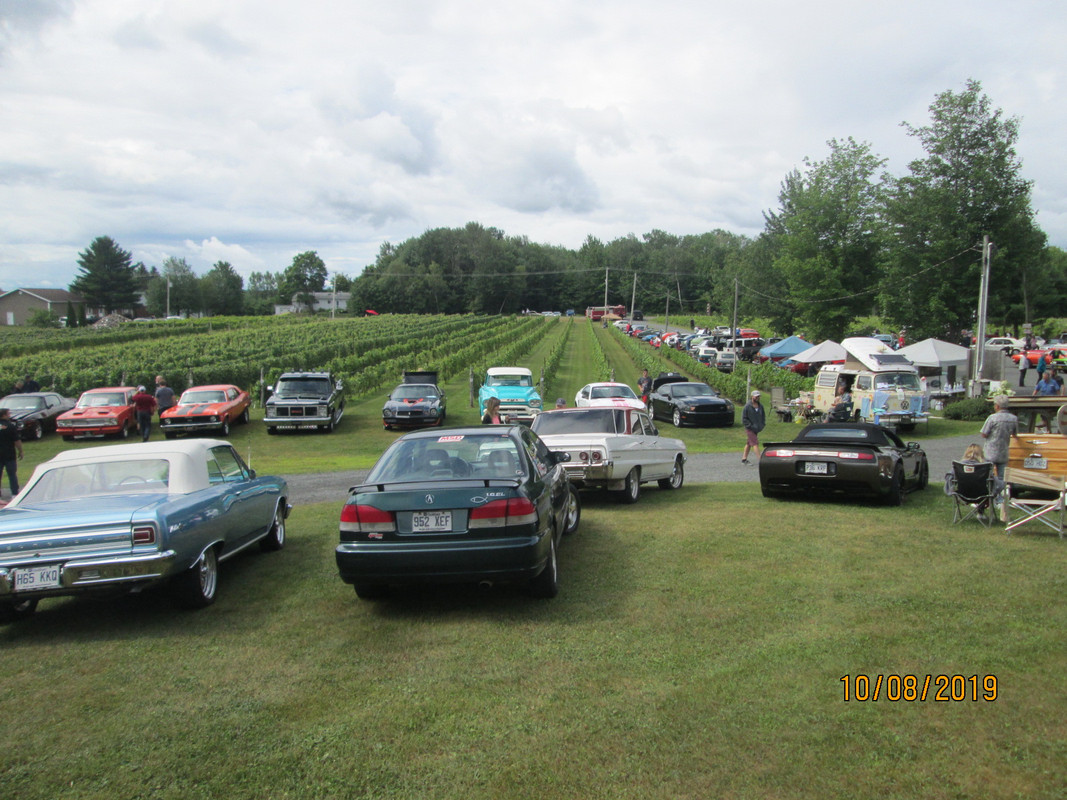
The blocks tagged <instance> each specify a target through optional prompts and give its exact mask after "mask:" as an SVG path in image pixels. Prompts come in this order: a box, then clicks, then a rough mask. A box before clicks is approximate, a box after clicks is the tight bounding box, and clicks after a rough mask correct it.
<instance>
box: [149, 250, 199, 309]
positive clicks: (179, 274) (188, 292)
mask: <svg viewBox="0 0 1067 800" xmlns="http://www.w3.org/2000/svg"><path fill="white" fill-rule="evenodd" d="M168 284H169V287H168ZM147 294H148V297H147V302H146V305H147V307H148V312H149V313H150V314H152V315H154V316H157V317H162V316H167V315H169V316H175V315H183V314H184V315H185V316H189V315H192V314H199V313H200V312H201V311H202V310H203V301H202V295H201V293H200V279H199V278H197V276H196V273H195V272H193V268H192V267H191V266H189V263H188V262H187V261H186V260H185V259H184V258H174V257H173V256H171V257H170V258H168V259H166V260H165V261H164V262H163V268H162V269H161V270H160V274H159V277H157V278H153V279H151V280H150V281H149V284H148V293H147Z"/></svg>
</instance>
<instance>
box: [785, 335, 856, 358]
mask: <svg viewBox="0 0 1067 800" xmlns="http://www.w3.org/2000/svg"><path fill="white" fill-rule="evenodd" d="M844 357H845V348H844V347H842V346H841V345H839V344H838V343H837V342H835V341H834V340H833V339H827V340H826V341H825V342H820V343H819V344H817V345H815V346H813V347H809V348H808V349H807V350H803V351H801V352H799V353H797V354H796V355H795V356H793V358H792V360H793V361H798V362H800V363H801V364H814V363H815V362H817V361H841V360H842V359H843V358H844Z"/></svg>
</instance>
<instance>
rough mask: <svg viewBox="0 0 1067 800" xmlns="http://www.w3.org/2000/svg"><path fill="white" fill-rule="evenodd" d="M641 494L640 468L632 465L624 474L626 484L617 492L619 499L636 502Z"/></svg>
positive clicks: (625, 501)
mask: <svg viewBox="0 0 1067 800" xmlns="http://www.w3.org/2000/svg"><path fill="white" fill-rule="evenodd" d="M640 496H641V470H640V467H634V468H633V469H632V470H630V471H629V472H628V473H627V474H626V485H625V486H624V487H623V489H622V491H621V492H619V500H621V501H622V502H624V503H627V504H629V503H636V502H637V499H638V498H639V497H640Z"/></svg>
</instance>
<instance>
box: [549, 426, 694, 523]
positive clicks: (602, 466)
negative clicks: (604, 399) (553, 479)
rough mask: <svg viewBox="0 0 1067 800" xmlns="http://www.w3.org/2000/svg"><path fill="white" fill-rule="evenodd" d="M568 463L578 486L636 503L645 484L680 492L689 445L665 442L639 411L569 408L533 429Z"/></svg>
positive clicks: (663, 437)
mask: <svg viewBox="0 0 1067 800" xmlns="http://www.w3.org/2000/svg"><path fill="white" fill-rule="evenodd" d="M530 427H531V428H532V430H533V431H534V433H536V434H537V435H538V436H540V437H541V439H542V441H544V443H545V444H546V445H548V449H549V450H552V451H554V452H559V453H567V454H568V455H569V456H570V458H569V460H567V461H564V462H563V469H564V471H566V473H567V477H568V478H570V481H571V483H572V484H574V485H575V486H578V487H580V488H585V487H600V488H605V489H610V490H612V491H616V492H618V493H619V499H620V500H622V502H624V503H636V502H637V498H638V497H639V496H640V494H641V484H642V483H647V482H649V481H657V482H658V483H659V486H660V488H661V489H677V488H679V487H680V486H681V485H682V481H683V480H684V478H685V472H684V469H685V467H684V465H685V461H686V458H687V452H686V447H685V442H683V441H681V440H680V439H670V438H667V437H665V436H660V435H659V431H658V430H656V426H655V425H654V424H652V420H651V419H650V418H649V416H648V412H646V411H642V410H638V409H633V408H564V409H559V410H556V411H549V412H546V413H544V414H539V415H538V416H537V417H535V418H534V421H533V423H532V424H531V426H530Z"/></svg>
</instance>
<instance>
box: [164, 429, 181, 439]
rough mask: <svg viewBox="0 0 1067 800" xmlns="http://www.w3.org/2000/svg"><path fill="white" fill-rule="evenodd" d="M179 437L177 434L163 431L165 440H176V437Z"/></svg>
mask: <svg viewBox="0 0 1067 800" xmlns="http://www.w3.org/2000/svg"><path fill="white" fill-rule="evenodd" d="M177 435H178V434H176V433H171V432H170V431H163V438H164V439H173V438H174V437H175V436H177Z"/></svg>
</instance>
